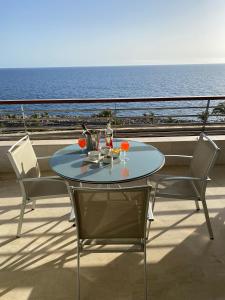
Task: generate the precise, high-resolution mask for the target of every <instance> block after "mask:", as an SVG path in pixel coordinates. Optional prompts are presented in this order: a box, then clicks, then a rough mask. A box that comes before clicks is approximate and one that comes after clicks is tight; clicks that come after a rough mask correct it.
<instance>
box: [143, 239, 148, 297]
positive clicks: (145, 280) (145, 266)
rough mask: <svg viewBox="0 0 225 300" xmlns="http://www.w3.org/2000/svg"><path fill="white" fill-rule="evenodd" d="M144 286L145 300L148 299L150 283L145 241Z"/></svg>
mask: <svg viewBox="0 0 225 300" xmlns="http://www.w3.org/2000/svg"><path fill="white" fill-rule="evenodd" d="M144 277H145V278H144V284H145V300H147V299H148V281H147V257H146V242H145V241H144Z"/></svg>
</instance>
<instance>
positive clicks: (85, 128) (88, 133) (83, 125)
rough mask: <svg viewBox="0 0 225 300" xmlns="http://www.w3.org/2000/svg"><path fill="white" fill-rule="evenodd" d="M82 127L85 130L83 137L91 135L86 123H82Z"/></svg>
mask: <svg viewBox="0 0 225 300" xmlns="http://www.w3.org/2000/svg"><path fill="white" fill-rule="evenodd" d="M81 126H82V128H83V135H91V133H90V131H89V130H88V129H87V126H86V125H85V124H84V123H82V124H81Z"/></svg>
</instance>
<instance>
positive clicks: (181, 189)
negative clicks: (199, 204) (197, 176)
mask: <svg viewBox="0 0 225 300" xmlns="http://www.w3.org/2000/svg"><path fill="white" fill-rule="evenodd" d="M151 182H152V181H151ZM157 197H167V198H181V199H182V198H183V199H186V198H188V199H191V198H193V199H195V198H196V197H198V194H197V193H196V190H195V188H194V185H193V183H192V182H191V181H187V180H165V181H163V182H161V183H160V184H159V185H158V188H157Z"/></svg>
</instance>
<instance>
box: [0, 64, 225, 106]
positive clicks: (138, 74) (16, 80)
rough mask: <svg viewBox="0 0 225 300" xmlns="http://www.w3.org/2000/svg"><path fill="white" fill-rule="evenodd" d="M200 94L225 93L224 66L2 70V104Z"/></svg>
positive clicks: (0, 93) (0, 80)
mask: <svg viewBox="0 0 225 300" xmlns="http://www.w3.org/2000/svg"><path fill="white" fill-rule="evenodd" d="M204 95H225V64H214V65H213V64H211V65H157V66H120V67H119V66H118V67H71V68H24V69H22V68H21V69H0V101H1V100H3V99H8V100H12V99H48V98H51V99H52V98H56V99H57V98H114V97H115V98H116V97H118V98H120V97H131V98H132V97H164V96H165V97H167V96H204ZM168 104H169V105H174V103H168ZM185 104H187V103H185ZM197 104H199V103H195V105H197ZM135 105H136V104H135ZM139 105H140V104H139ZM125 106H126V105H125ZM35 107H37V108H40V106H35ZM88 107H91V105H87V108H88ZM104 107H105V106H104ZM0 108H1V109H2V110H4V109H7V107H5V106H4V107H3V106H2V107H0ZM41 108H42V109H43V108H48V105H42V107H41ZM54 108H59V109H60V108H62V105H61V104H59V105H56V106H54ZM64 108H65V106H64Z"/></svg>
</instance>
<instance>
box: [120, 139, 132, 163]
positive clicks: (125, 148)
mask: <svg viewBox="0 0 225 300" xmlns="http://www.w3.org/2000/svg"><path fill="white" fill-rule="evenodd" d="M129 148H130V144H129V143H128V141H123V142H121V143H120V149H121V150H122V152H123V155H122V156H121V158H122V159H121V161H128V160H129V158H128V157H126V154H127V151H128V150H129Z"/></svg>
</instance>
